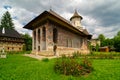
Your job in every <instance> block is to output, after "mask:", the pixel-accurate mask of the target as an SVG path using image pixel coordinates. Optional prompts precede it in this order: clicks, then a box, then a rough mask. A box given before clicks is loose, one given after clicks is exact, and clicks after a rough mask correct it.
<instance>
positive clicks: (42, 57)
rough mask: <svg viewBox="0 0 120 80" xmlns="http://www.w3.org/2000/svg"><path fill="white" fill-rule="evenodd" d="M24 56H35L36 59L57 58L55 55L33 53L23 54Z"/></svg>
mask: <svg viewBox="0 0 120 80" xmlns="http://www.w3.org/2000/svg"><path fill="white" fill-rule="evenodd" d="M24 56H28V57H32V58H36V59H38V60H42V59H44V58H48V59H52V58H57V56H50V57H46V56H40V55H35V54H24Z"/></svg>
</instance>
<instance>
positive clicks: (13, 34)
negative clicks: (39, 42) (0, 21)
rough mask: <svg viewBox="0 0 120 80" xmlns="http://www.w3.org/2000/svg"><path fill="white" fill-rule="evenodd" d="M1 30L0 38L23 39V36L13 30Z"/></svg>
mask: <svg viewBox="0 0 120 80" xmlns="http://www.w3.org/2000/svg"><path fill="white" fill-rule="evenodd" d="M2 30H3V28H0V37H12V38H22V36H21V35H20V34H19V33H18V32H17V31H16V30H15V29H11V28H4V33H3V31H2Z"/></svg>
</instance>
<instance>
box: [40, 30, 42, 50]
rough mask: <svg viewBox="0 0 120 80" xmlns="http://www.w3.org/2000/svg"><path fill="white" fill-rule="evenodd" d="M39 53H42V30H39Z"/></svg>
mask: <svg viewBox="0 0 120 80" xmlns="http://www.w3.org/2000/svg"><path fill="white" fill-rule="evenodd" d="M40 51H42V28H40Z"/></svg>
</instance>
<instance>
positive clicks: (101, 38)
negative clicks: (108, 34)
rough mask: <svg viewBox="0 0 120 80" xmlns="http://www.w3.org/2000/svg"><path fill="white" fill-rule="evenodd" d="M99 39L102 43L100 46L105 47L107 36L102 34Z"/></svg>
mask: <svg viewBox="0 0 120 80" xmlns="http://www.w3.org/2000/svg"><path fill="white" fill-rule="evenodd" d="M98 39H99V40H100V43H101V44H100V46H104V44H105V43H104V41H105V36H104V35H103V34H100V35H99V36H98Z"/></svg>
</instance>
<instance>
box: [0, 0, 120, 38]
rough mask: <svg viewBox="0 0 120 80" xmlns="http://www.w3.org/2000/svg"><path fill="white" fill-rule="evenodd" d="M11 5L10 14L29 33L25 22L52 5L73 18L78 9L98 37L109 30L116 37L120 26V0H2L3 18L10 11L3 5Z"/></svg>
mask: <svg viewBox="0 0 120 80" xmlns="http://www.w3.org/2000/svg"><path fill="white" fill-rule="evenodd" d="M5 5H7V6H11V7H12V8H11V9H9V12H10V14H11V15H12V17H13V18H16V19H14V20H13V21H14V24H15V26H16V29H17V30H18V31H19V32H21V33H25V32H27V33H29V32H31V31H28V30H26V29H23V26H24V25H25V24H26V23H28V22H29V21H31V20H32V19H33V18H34V17H35V16H37V15H39V14H40V13H42V12H43V11H44V10H49V9H50V6H51V7H52V9H53V10H54V11H55V12H57V13H58V14H59V15H61V16H63V17H64V18H65V19H67V20H69V19H70V17H71V16H72V15H73V13H74V9H77V10H78V12H79V14H80V15H82V17H83V20H82V24H83V26H84V27H85V28H87V29H88V31H89V32H90V33H91V34H94V35H95V36H96V37H97V36H98V35H99V34H101V33H102V34H105V36H106V37H110V38H111V37H113V36H114V35H115V34H116V33H117V32H118V31H119V30H120V29H119V25H120V24H119V21H120V14H119V13H120V8H119V5H120V1H119V0H89V1H88V0H57V1H56V0H0V18H1V16H2V15H3V13H4V12H5V11H6V10H5V9H4V8H3V6H5Z"/></svg>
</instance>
